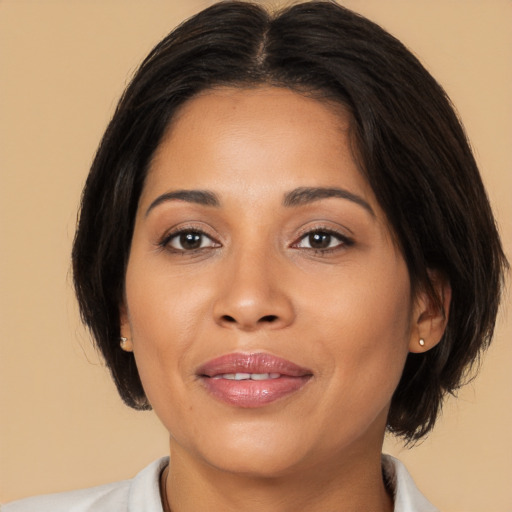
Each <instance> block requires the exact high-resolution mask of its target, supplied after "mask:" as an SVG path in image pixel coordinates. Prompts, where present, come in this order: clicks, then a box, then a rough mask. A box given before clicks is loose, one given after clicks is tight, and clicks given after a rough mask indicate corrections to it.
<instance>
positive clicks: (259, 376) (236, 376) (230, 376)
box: [213, 373, 281, 380]
mask: <svg viewBox="0 0 512 512" xmlns="http://www.w3.org/2000/svg"><path fill="white" fill-rule="evenodd" d="M280 376H281V374H280V373H224V374H222V375H215V377H213V378H214V379H227V380H267V379H278V378H279V377H280Z"/></svg>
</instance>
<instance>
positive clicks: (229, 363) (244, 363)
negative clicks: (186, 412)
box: [197, 352, 313, 377]
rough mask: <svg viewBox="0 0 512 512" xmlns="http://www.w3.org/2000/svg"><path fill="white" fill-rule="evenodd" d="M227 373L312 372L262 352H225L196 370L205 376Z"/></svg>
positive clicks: (288, 373)
mask: <svg viewBox="0 0 512 512" xmlns="http://www.w3.org/2000/svg"><path fill="white" fill-rule="evenodd" d="M227 373H279V374H281V375H286V376H289V377H304V376H310V375H312V373H313V372H312V371H311V370H309V369H308V368H304V367H301V366H299V365H297V364H295V363H292V362H291V361H288V360H286V359H283V358H281V357H277V356H274V355H272V354H268V353H264V352H258V353H251V354H244V353H232V354H226V355H223V356H220V357H217V358H215V359H212V360H210V361H208V362H206V363H205V364H204V365H202V366H201V367H200V368H199V369H198V371H197V374H198V375H200V376H206V377H214V376H215V375H223V374H227Z"/></svg>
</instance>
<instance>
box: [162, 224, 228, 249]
mask: <svg viewBox="0 0 512 512" xmlns="http://www.w3.org/2000/svg"><path fill="white" fill-rule="evenodd" d="M209 231H210V230H208V229H205V227H204V226H199V225H197V224H194V223H187V224H182V225H178V226H174V227H172V228H170V229H169V230H167V231H166V232H165V233H164V234H163V236H161V237H160V238H159V239H158V241H157V244H156V245H157V246H158V247H159V248H161V249H167V250H169V251H171V252H176V253H193V252H196V251H201V250H204V249H212V248H217V247H222V244H221V242H219V240H218V238H217V237H215V236H213V235H212V234H211V233H210V232H209ZM183 233H197V234H199V235H202V236H205V237H207V238H209V239H210V240H211V241H212V242H213V245H211V246H208V247H199V248H197V249H190V250H185V249H178V248H175V247H172V246H171V245H170V242H171V240H173V239H174V238H176V237H178V236H180V235H181V234H183Z"/></svg>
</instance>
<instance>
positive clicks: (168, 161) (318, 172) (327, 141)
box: [146, 87, 371, 194]
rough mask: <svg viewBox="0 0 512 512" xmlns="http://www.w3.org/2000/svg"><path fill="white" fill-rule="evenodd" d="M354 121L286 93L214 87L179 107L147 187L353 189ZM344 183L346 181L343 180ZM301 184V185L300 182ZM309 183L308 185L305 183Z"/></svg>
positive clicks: (329, 105) (357, 182)
mask: <svg viewBox="0 0 512 512" xmlns="http://www.w3.org/2000/svg"><path fill="white" fill-rule="evenodd" d="M350 125H351V117H350V115H349V114H348V112H347V111H346V109H345V108H344V107H343V106H342V105H339V104H335V103H333V102H327V101H320V100H318V99H314V98H312V97H309V96H305V95H303V94H299V93H297V92H293V91H291V90H289V89H285V88H276V87H259V88H251V89H238V88H218V89H214V90H208V91H205V92H203V93H201V94H199V95H197V96H195V97H194V98H192V99H190V100H188V101H187V102H186V103H184V104H183V105H182V106H181V108H180V109H179V111H178V112H177V113H176V114H175V116H174V118H173V120H172V122H171V124H170V126H169V128H168V129H167V132H166V133H165V135H164V137H163V139H162V142H161V143H160V145H159V147H158V149H157V151H156V152H155V155H154V157H153V160H152V162H151V165H150V170H149V175H148V177H147V180H146V185H147V187H146V192H147V189H148V188H149V189H152V188H154V186H155V185H157V183H158V184H160V185H161V186H164V187H165V186H167V187H171V188H190V187H194V188H198V187H199V188H205V187H208V188H210V187H215V188H222V186H223V185H226V184H228V183H229V185H230V187H232V186H233V183H239V184H242V185H245V188H246V192H249V191H250V189H251V187H253V186H256V185H258V186H259V187H261V186H262V185H264V184H266V185H267V186H268V187H274V188H275V187H276V186H277V185H282V186H286V183H287V182H288V183H289V187H295V186H340V185H342V184H345V185H350V186H352V187H356V188H358V189H365V193H367V194H371V190H369V187H368V185H367V183H366V180H365V179H364V178H363V176H362V174H361V173H360V172H359V169H358V167H357V164H356V162H355V160H354V157H353V148H352V144H351V138H350ZM340 180H342V181H343V182H344V183H340ZM301 181H302V182H304V183H299V182H301ZM305 182H307V183H305Z"/></svg>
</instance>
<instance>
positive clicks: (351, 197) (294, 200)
mask: <svg viewBox="0 0 512 512" xmlns="http://www.w3.org/2000/svg"><path fill="white" fill-rule="evenodd" d="M331 197H337V198H339V199H347V200H348V201H352V202H353V203H356V204H358V205H359V206H362V207H363V208H364V209H365V210H366V211H367V212H368V213H370V214H371V215H372V217H375V212H374V211H373V208H372V207H371V206H370V204H369V203H368V202H367V201H365V200H364V199H363V198H362V197H360V196H358V195H356V194H353V193H352V192H349V191H348V190H345V189H343V188H336V187H301V188H296V189H294V190H292V191H291V192H288V193H287V194H285V196H284V200H283V205H284V206H287V207H290V206H292V207H293V206H301V205H304V204H309V203H313V202H315V201H320V200H321V199H329V198H331Z"/></svg>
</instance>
